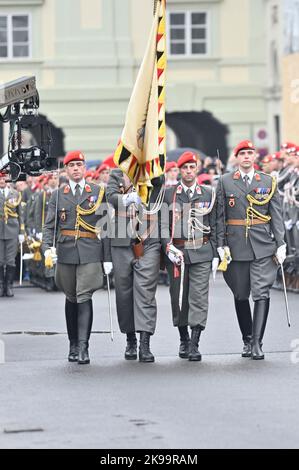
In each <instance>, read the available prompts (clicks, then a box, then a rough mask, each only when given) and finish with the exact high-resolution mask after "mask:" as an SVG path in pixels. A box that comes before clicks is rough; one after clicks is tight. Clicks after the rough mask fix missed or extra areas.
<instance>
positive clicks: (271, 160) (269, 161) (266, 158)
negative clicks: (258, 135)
mask: <svg viewBox="0 0 299 470" xmlns="http://www.w3.org/2000/svg"><path fill="white" fill-rule="evenodd" d="M271 162H273V156H272V155H266V156H265V157H264V158H263V159H262V163H271Z"/></svg>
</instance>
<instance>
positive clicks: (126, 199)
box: [123, 192, 141, 207]
mask: <svg viewBox="0 0 299 470" xmlns="http://www.w3.org/2000/svg"><path fill="white" fill-rule="evenodd" d="M123 204H124V206H126V207H128V206H129V205H130V204H136V205H137V206H138V205H139V204H141V199H140V197H139V196H138V194H137V193H136V192H132V193H129V194H124V195H123Z"/></svg>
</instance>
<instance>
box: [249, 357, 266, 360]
mask: <svg viewBox="0 0 299 470" xmlns="http://www.w3.org/2000/svg"><path fill="white" fill-rule="evenodd" d="M251 359H252V360H253V361H262V360H263V359H265V356H251Z"/></svg>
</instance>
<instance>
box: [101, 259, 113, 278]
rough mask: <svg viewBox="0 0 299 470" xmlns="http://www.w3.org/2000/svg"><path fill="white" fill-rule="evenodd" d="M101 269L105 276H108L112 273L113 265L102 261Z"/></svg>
mask: <svg viewBox="0 0 299 470" xmlns="http://www.w3.org/2000/svg"><path fill="white" fill-rule="evenodd" d="M103 268H104V273H105V274H106V276H109V274H110V273H111V272H112V269H113V264H112V263H111V261H104V263H103Z"/></svg>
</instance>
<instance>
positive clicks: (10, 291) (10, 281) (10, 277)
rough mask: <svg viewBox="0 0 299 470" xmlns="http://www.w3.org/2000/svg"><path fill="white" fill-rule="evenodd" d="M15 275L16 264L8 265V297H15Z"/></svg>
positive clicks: (6, 280)
mask: <svg viewBox="0 0 299 470" xmlns="http://www.w3.org/2000/svg"><path fill="white" fill-rule="evenodd" d="M14 277H15V267H14V266H6V273H5V284H6V297H13V296H14V292H13V281H14Z"/></svg>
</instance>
